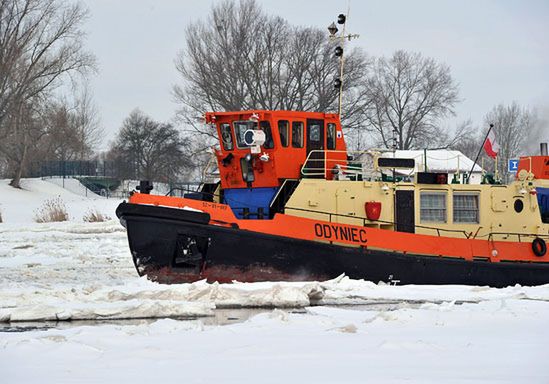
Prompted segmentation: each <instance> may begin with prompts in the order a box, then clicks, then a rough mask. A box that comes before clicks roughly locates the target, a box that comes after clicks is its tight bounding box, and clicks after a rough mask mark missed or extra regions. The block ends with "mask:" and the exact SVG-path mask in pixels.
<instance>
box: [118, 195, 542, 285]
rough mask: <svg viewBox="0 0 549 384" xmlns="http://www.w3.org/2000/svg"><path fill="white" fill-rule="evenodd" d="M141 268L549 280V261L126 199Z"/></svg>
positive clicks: (185, 276)
mask: <svg viewBox="0 0 549 384" xmlns="http://www.w3.org/2000/svg"><path fill="white" fill-rule="evenodd" d="M117 216H118V217H119V218H120V220H121V221H122V222H123V224H124V225H125V227H126V228H127V232H128V240H129V245H130V249H131V252H132V255H133V260H134V264H135V266H136V269H137V271H138V273H139V275H142V276H143V275H146V276H147V277H148V278H149V279H151V280H153V281H157V282H160V283H168V284H170V283H187V282H193V281H197V280H201V279H207V280H208V281H210V282H213V281H219V282H231V281H246V282H254V281H282V280H284V281H309V280H326V279H331V278H335V277H337V276H339V275H341V274H343V273H344V274H345V275H347V276H349V277H350V278H353V279H365V280H370V281H373V282H376V283H377V282H379V281H383V282H387V283H395V284H467V285H489V286H493V287H504V286H509V285H515V284H521V285H541V284H547V283H549V264H548V263H524V262H489V261H472V260H465V259H460V258H455V257H440V256H424V255H414V254H410V253H404V252H395V251H387V250H379V249H371V248H367V247H363V246H360V247H358V246H357V247H351V246H341V245H334V244H330V243H328V242H319V241H310V240H302V239H296V238H291V237H286V236H278V235H272V234H266V233H261V232H256V231H250V230H243V229H240V228H238V226H237V225H232V226H231V225H215V224H212V222H211V220H210V215H209V214H207V213H201V212H194V211H189V210H183V209H174V208H165V207H156V206H151V205H141V204H127V203H122V204H121V205H120V206H119V207H118V209H117Z"/></svg>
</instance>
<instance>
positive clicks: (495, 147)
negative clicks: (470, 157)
mask: <svg viewBox="0 0 549 384" xmlns="http://www.w3.org/2000/svg"><path fill="white" fill-rule="evenodd" d="M484 150H485V151H486V154H487V155H488V156H490V157H491V158H492V159H495V158H496V156H497V155H498V152H499V144H498V143H497V141H496V134H495V133H494V131H493V130H490V133H489V134H488V137H487V138H486V141H485V142H484Z"/></svg>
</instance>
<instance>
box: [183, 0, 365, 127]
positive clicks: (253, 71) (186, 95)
mask: <svg viewBox="0 0 549 384" xmlns="http://www.w3.org/2000/svg"><path fill="white" fill-rule="evenodd" d="M326 35H327V33H325V32H323V31H321V30H318V29H315V28H303V27H294V26H291V25H290V24H289V23H288V22H287V21H286V20H284V19H282V18H280V17H275V16H270V15H267V14H266V13H265V12H263V11H262V9H261V8H260V6H259V5H258V3H257V2H256V1H255V0H242V1H240V2H239V3H235V2H234V1H225V2H223V3H220V4H218V5H216V6H214V7H213V8H212V12H211V14H210V16H209V18H208V20H207V21H197V22H195V23H192V24H191V25H189V26H188V27H187V30H186V38H187V39H186V48H185V50H184V51H183V52H181V53H180V54H179V55H178V57H177V59H176V67H177V70H178V71H179V72H180V73H181V75H182V77H183V80H184V83H183V85H182V86H175V87H174V95H175V98H176V100H177V102H178V103H179V105H180V111H179V112H180V113H179V116H180V117H181V118H182V119H183V122H184V123H186V124H187V125H188V126H190V127H192V128H193V129H194V130H196V131H199V132H202V133H206V134H211V132H209V131H208V130H206V129H204V127H203V126H202V125H200V124H199V123H197V121H198V119H197V118H198V117H199V116H202V114H203V113H204V112H205V111H207V110H213V111H220V110H246V109H269V110H277V109H284V110H302V111H322V112H335V111H337V98H338V90H337V89H336V88H334V83H333V80H334V78H335V77H336V76H337V74H338V65H339V64H338V61H337V60H336V59H335V58H334V48H335V46H336V42H330V41H329V40H328V38H327V36H326ZM345 63H346V69H345V73H346V76H345V82H344V88H343V89H344V91H345V92H346V93H347V95H346V98H348V99H349V101H348V106H349V108H348V109H346V113H345V115H344V118H346V119H347V120H348V121H349V122H350V123H353V124H354V123H356V121H355V120H356V119H353V118H352V117H353V116H355V114H356V113H357V112H360V111H361V110H362V109H363V107H364V104H365V103H367V100H366V99H365V98H363V97H359V96H361V95H360V92H355V90H356V87H357V85H358V79H359V78H360V77H361V76H363V75H364V73H365V71H366V67H367V65H368V60H367V59H366V57H365V55H364V54H363V53H362V52H361V51H360V50H353V51H351V52H349V53H347V52H346V61H345Z"/></svg>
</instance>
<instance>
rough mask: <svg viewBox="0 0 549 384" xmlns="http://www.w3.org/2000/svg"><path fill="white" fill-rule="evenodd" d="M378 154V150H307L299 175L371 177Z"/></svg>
mask: <svg viewBox="0 0 549 384" xmlns="http://www.w3.org/2000/svg"><path fill="white" fill-rule="evenodd" d="M379 154H380V152H378V151H372V150H368V151H335V150H333V151H325V150H313V151H311V152H309V155H308V156H307V159H306V160H305V163H304V164H303V166H302V167H301V175H302V176H304V177H317V178H318V177H322V178H327V179H338V180H359V179H364V178H372V177H374V175H375V174H376V172H375V158H376V157H378V156H379ZM377 174H378V173H377ZM378 176H379V175H378Z"/></svg>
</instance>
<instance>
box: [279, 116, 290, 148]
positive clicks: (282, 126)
mask: <svg viewBox="0 0 549 384" xmlns="http://www.w3.org/2000/svg"><path fill="white" fill-rule="evenodd" d="M278 133H279V134H280V143H281V144H282V146H283V147H287V146H288V144H290V140H289V138H290V122H289V121H288V120H279V121H278Z"/></svg>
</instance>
